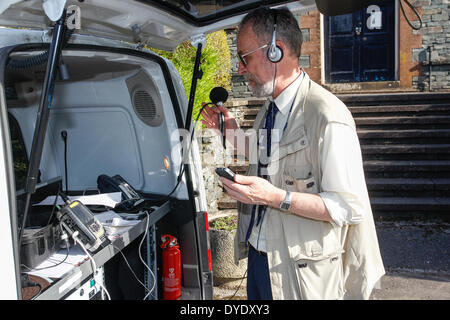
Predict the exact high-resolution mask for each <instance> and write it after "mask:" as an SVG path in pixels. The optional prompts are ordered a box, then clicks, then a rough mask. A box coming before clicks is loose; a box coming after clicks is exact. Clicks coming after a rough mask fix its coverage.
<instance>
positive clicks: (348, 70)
mask: <svg viewBox="0 0 450 320" xmlns="http://www.w3.org/2000/svg"><path fill="white" fill-rule="evenodd" d="M394 7H395V4H394V1H385V2H382V3H379V4H376V5H371V6H369V7H367V8H365V9H363V10H360V11H358V12H355V13H350V14H344V15H340V16H332V17H325V35H326V39H325V41H326V42H325V43H326V49H325V50H326V55H325V56H326V60H325V74H326V81H327V82H331V83H333V82H359V81H388V80H394V77H395V75H394V72H395V59H394V56H395V46H394V44H395V34H394V31H395V25H394V24H395V17H394Z"/></svg>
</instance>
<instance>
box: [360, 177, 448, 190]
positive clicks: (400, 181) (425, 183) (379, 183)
mask: <svg viewBox="0 0 450 320" xmlns="http://www.w3.org/2000/svg"><path fill="white" fill-rule="evenodd" d="M366 184H367V188H368V189H369V191H372V190H395V191H397V190H402V191H410V190H414V191H415V190H419V191H420V190H427V191H433V190H439V191H445V190H450V179H440V178H434V179H433V178H430V179H424V178H416V179H412V178H368V179H366Z"/></svg>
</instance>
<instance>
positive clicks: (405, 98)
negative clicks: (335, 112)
mask: <svg viewBox="0 0 450 320" xmlns="http://www.w3.org/2000/svg"><path fill="white" fill-rule="evenodd" d="M336 96H337V97H338V98H339V99H340V100H341V101H343V102H344V103H345V104H346V105H348V106H353V105H387V104H390V105H394V104H424V103H431V102H432V103H448V102H449V101H450V98H449V94H448V92H433V93H422V92H417V93H416V92H408V93H389V94H386V93H378V94H377V93H375V94H338V95H336Z"/></svg>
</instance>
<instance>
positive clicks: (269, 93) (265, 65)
mask: <svg viewBox="0 0 450 320" xmlns="http://www.w3.org/2000/svg"><path fill="white" fill-rule="evenodd" d="M301 43H302V35H301V31H300V29H299V26H298V23H297V21H296V19H295V17H294V16H293V15H292V13H291V12H290V11H289V10H288V9H286V8H282V9H276V10H275V9H267V8H259V9H256V10H254V11H252V12H250V13H249V14H248V15H246V16H245V17H244V19H243V20H242V22H241V24H240V26H239V31H238V35H237V51H238V55H239V58H240V64H239V70H238V72H239V74H241V75H244V76H245V78H246V79H247V81H248V82H249V84H250V87H251V89H252V91H253V93H254V95H255V96H258V97H268V100H267V101H266V103H265V104H264V105H263V107H262V108H261V110H260V112H259V113H258V115H257V117H256V120H255V123H254V130H252V131H251V132H250V133H249V134H247V135H246V137H245V144H244V145H245V150H241V151H242V152H243V153H245V155H246V157H247V158H248V159H249V169H248V171H247V173H246V175H239V174H237V175H235V177H234V181H231V180H227V179H224V178H220V179H221V182H222V184H223V186H224V188H225V190H226V192H227V193H228V194H229V195H230V196H231V197H232V198H234V199H236V200H237V201H238V212H239V222H238V230H237V232H236V241H235V258H236V262H237V261H238V260H239V259H242V258H244V257H246V256H248V279H247V295H248V299H344V298H354V299H368V298H369V296H370V293H371V291H372V289H373V287H374V285H375V284H376V283H377V282H378V280H379V279H380V277H381V276H382V275H383V274H384V267H383V263H382V260H381V256H380V252H379V247H378V239H377V236H376V232H375V226H374V222H373V216H372V212H371V207H370V203H369V198H368V194H367V187H366V183H365V178H364V172H363V166H362V157H361V150H360V145H359V141H358V137H357V134H356V128H355V123H354V121H353V118H352V116H351V113H350V112H349V110H348V109H347V107H346V106H345V105H344V104H343V103H342V102H341V101H340V100H339V99H337V98H336V97H335V96H334V95H333V94H331V93H330V92H328V91H327V90H325V89H324V88H322V87H321V86H319V85H318V84H316V83H314V82H313V81H311V80H310V79H309V77H308V75H307V74H306V73H305V72H304V71H303V70H302V69H301V68H300V67H299V65H298V61H299V57H300V50H301ZM220 112H222V113H223V114H224V118H225V127H226V129H227V131H226V132H227V139H228V140H229V141H230V142H231V143H232V144H233V145H234V146H238V145H239V143H238V142H237V141H236V137H238V138H239V135H234V134H232V131H233V130H236V129H238V125H237V123H236V121H235V119H234V118H233V116H232V114H231V113H230V112H229V110H227V108H225V107H223V106H214V107H205V110H204V111H203V112H202V115H203V118H204V120H202V122H203V124H204V125H205V126H206V127H208V128H214V129H217V128H218V113H220ZM252 133H255V135H256V138H255V139H252V137H251V134H252ZM251 141H256V143H254V144H252V145H251V144H250V143H251ZM238 151H239V150H238ZM254 159H256V160H255V161H253V160H254Z"/></svg>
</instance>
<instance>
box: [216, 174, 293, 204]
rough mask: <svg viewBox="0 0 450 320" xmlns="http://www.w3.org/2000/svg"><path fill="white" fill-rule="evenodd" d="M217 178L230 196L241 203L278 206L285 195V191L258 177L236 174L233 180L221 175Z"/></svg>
mask: <svg viewBox="0 0 450 320" xmlns="http://www.w3.org/2000/svg"><path fill="white" fill-rule="evenodd" d="M219 179H220V181H222V185H223V186H224V188H225V190H226V191H227V193H228V194H229V195H230V197H232V198H233V199H235V200H237V201H240V202H242V203H246V204H257V205H267V206H270V207H275V208H278V206H279V205H280V203H281V201H283V199H284V198H285V196H286V191H284V190H282V189H279V188H277V187H275V186H274V185H272V184H271V183H270V182H269V181H267V180H266V179H263V178H260V177H256V176H244V175H240V174H236V175H235V176H234V182H233V181H230V180H228V179H225V178H222V177H220V178H219Z"/></svg>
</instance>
